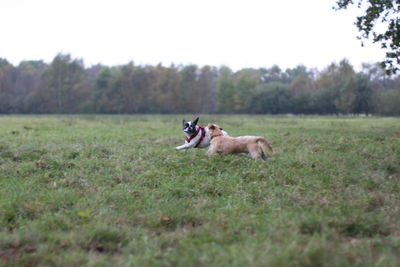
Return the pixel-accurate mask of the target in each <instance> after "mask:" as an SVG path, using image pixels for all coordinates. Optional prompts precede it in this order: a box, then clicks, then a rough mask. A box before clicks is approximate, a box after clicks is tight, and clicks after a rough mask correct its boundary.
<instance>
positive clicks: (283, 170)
mask: <svg viewBox="0 0 400 267" xmlns="http://www.w3.org/2000/svg"><path fill="white" fill-rule="evenodd" d="M183 118H185V119H188V120H189V119H193V118H192V116H180V115H179V116H178V115H165V116H151V115H138V116H1V117H0V223H1V231H0V263H1V265H5V266H18V265H21V266H22V265H28V266H36V265H41V266H42V265H49V266H56V265H57V266H78V265H88V266H115V265H118V266H159V265H163V266H209V265H214V266H248V265H250V266H400V118H373V117H368V118H366V117H316V116H315V117H296V116H211V115H204V116H200V124H206V123H208V122H216V123H218V124H219V125H221V126H222V127H223V128H224V130H227V131H228V132H229V134H230V135H232V136H238V135H244V134H252V135H262V136H264V137H266V139H267V140H268V141H269V142H270V143H271V144H272V146H273V148H274V150H275V153H274V154H273V155H272V157H271V158H270V159H271V160H270V162H268V163H266V162H257V161H254V160H252V159H251V158H250V157H248V156H246V155H228V156H227V155H217V156H214V157H208V156H207V155H206V149H192V150H189V151H188V152H181V151H180V152H178V151H175V150H174V147H175V146H177V145H180V144H182V143H183V141H184V135H183V133H182V131H181V120H182V119H183Z"/></svg>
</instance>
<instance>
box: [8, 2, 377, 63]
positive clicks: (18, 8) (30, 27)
mask: <svg viewBox="0 0 400 267" xmlns="http://www.w3.org/2000/svg"><path fill="white" fill-rule="evenodd" d="M335 2H336V0H304V1H300V0H280V1H276V0H241V1H236V0H197V1H193V0H138V1H136V0H130V1H123V0H110V1H105V0H96V1H92V0H30V1H29V0H25V1H24V0H1V1H0V57H2V58H6V59H7V60H8V61H10V62H11V63H13V64H15V65H17V64H19V62H20V61H21V60H36V59H43V60H44V61H45V62H51V60H52V59H53V58H54V56H55V55H56V54H57V53H59V52H62V53H69V54H71V56H72V57H73V58H82V59H83V60H84V62H85V65H86V66H90V65H93V64H96V63H102V64H105V65H109V66H113V65H119V64H126V63H128V62H129V61H131V60H132V61H134V62H135V63H136V64H151V65H156V64H158V63H160V62H161V63H163V65H167V66H168V65H170V64H171V63H175V64H185V65H186V64H191V63H194V64H197V65H200V66H203V65H213V66H221V65H227V66H229V67H231V68H233V69H234V70H238V69H241V68H244V67H254V68H258V67H270V66H272V65H274V64H277V65H278V66H280V67H281V68H282V69H285V68H292V67H295V66H297V65H299V64H304V65H305V66H306V67H308V68H312V67H317V68H318V69H323V68H324V67H326V66H327V65H328V64H330V63H331V62H333V61H336V62H338V61H340V60H341V59H343V58H347V59H349V61H350V63H351V64H353V65H354V67H355V68H356V69H359V67H360V65H361V63H362V62H370V63H371V62H377V61H380V60H382V59H383V58H384V51H382V50H381V49H379V46H378V45H373V44H371V43H367V44H366V46H365V47H361V43H360V41H359V40H357V38H356V36H357V35H358V31H357V29H356V26H355V25H354V21H355V18H356V15H357V13H359V10H357V9H356V8H352V9H350V10H342V11H334V10H333V9H332V6H333V5H334V4H335Z"/></svg>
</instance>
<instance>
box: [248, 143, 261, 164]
mask: <svg viewBox="0 0 400 267" xmlns="http://www.w3.org/2000/svg"><path fill="white" fill-rule="evenodd" d="M249 152H250V155H251V157H252V158H253V159H256V160H261V159H263V157H262V156H263V151H262V149H261V148H260V147H259V146H258V145H257V144H256V145H255V146H252V147H249Z"/></svg>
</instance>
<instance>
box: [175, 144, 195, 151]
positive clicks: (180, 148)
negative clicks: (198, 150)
mask: <svg viewBox="0 0 400 267" xmlns="http://www.w3.org/2000/svg"><path fill="white" fill-rule="evenodd" d="M189 148H191V145H190V144H189V143H186V144H183V145H181V146H177V147H175V149H176V150H182V149H185V150H186V151H187V150H188V149H189Z"/></svg>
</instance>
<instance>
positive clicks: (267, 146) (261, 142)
mask: <svg viewBox="0 0 400 267" xmlns="http://www.w3.org/2000/svg"><path fill="white" fill-rule="evenodd" d="M257 144H258V145H259V146H260V147H261V149H262V151H263V158H264V157H265V156H267V151H268V152H270V153H273V152H274V151H273V150H272V146H271V145H270V144H269V143H268V142H267V140H265V138H264V137H261V136H260V137H259V138H258V139H257Z"/></svg>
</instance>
